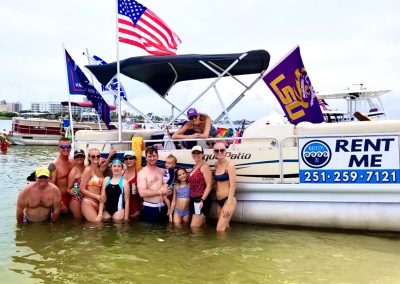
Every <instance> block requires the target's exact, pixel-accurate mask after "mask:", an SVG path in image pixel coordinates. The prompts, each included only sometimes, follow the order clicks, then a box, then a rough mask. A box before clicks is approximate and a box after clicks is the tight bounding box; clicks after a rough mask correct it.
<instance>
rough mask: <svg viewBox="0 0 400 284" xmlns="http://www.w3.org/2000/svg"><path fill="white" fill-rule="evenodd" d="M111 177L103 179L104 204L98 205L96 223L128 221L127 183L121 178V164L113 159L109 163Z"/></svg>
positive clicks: (128, 190) (128, 191) (128, 193)
mask: <svg viewBox="0 0 400 284" xmlns="http://www.w3.org/2000/svg"><path fill="white" fill-rule="evenodd" d="M111 171H112V176H111V177H106V178H105V179H104V182H103V185H102V187H101V195H102V196H106V202H105V203H100V205H99V213H98V215H97V217H96V221H97V222H100V221H101V220H103V221H108V220H110V219H112V220H113V221H122V220H125V221H128V220H129V196H130V195H131V194H130V188H129V183H128V181H127V180H126V179H124V177H123V176H122V162H121V161H120V160H118V159H115V160H113V161H112V162H111Z"/></svg>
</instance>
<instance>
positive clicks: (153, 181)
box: [137, 146, 172, 223]
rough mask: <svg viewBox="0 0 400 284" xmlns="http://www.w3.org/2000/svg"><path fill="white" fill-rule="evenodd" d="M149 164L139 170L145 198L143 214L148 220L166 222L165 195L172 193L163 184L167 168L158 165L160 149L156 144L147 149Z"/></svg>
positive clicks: (139, 183)
mask: <svg viewBox="0 0 400 284" xmlns="http://www.w3.org/2000/svg"><path fill="white" fill-rule="evenodd" d="M145 154H146V161H147V165H146V166H145V167H144V168H143V169H141V170H140V172H138V180H137V186H138V190H139V194H140V196H141V197H142V198H143V209H142V212H141V215H142V217H143V220H144V221H146V222H150V223H154V222H164V221H167V220H168V218H167V217H168V216H167V206H165V204H164V202H163V195H170V194H171V193H172V191H171V190H169V188H168V185H167V184H165V183H164V184H163V179H162V177H163V174H164V172H165V170H163V169H161V168H159V167H157V166H156V163H157V160H158V151H157V148H156V147H154V146H150V147H147V149H146V152H145Z"/></svg>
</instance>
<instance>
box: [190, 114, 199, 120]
mask: <svg viewBox="0 0 400 284" xmlns="http://www.w3.org/2000/svg"><path fill="white" fill-rule="evenodd" d="M197 117H198V116H197V115H192V116H190V117H189V120H193V119H195V118H197Z"/></svg>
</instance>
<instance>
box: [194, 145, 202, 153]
mask: <svg viewBox="0 0 400 284" xmlns="http://www.w3.org/2000/svg"><path fill="white" fill-rule="evenodd" d="M194 151H199V152H202V153H204V151H203V148H201V146H199V145H196V146H194V147H193V148H192V153H193V152H194Z"/></svg>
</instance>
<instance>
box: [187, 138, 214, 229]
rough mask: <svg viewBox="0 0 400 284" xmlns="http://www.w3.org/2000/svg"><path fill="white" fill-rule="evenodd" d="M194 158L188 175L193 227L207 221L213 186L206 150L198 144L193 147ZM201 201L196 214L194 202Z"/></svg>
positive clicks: (191, 224)
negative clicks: (198, 211) (205, 155)
mask: <svg viewBox="0 0 400 284" xmlns="http://www.w3.org/2000/svg"><path fill="white" fill-rule="evenodd" d="M192 158H193V160H194V161H195V165H194V167H193V170H192V171H191V172H190V175H189V177H188V181H189V186H190V212H191V213H192V221H191V223H190V226H191V227H200V226H202V225H203V224H204V223H205V221H206V215H207V214H208V213H209V212H210V208H211V197H210V191H211V186H212V174H211V170H210V167H209V166H208V165H207V164H206V163H205V162H204V150H203V148H201V146H199V145H196V146H194V147H193V148H192ZM195 202H196V203H200V206H199V207H200V209H201V211H200V214H199V215H196V214H195V210H194V205H195V204H194V203H195Z"/></svg>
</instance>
